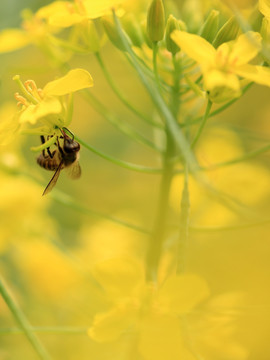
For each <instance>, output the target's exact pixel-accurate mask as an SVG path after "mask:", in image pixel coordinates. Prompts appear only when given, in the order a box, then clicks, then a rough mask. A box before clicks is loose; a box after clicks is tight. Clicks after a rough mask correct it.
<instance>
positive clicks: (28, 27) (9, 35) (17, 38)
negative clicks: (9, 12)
mask: <svg viewBox="0 0 270 360" xmlns="http://www.w3.org/2000/svg"><path fill="white" fill-rule="evenodd" d="M22 15H23V22H22V25H21V29H20V28H6V29H4V30H2V31H1V32H0V53H1V52H2V53H3V52H11V51H15V50H18V49H21V48H23V47H25V46H27V45H30V44H35V45H37V46H39V47H41V48H43V49H44V50H46V51H47V52H48V50H49V52H50V53H51V54H53V53H54V55H56V53H55V51H56V49H54V50H53V48H52V45H51V44H50V41H49V38H48V34H54V33H57V32H59V29H57V28H56V27H54V26H50V25H48V24H46V23H45V22H44V21H43V20H42V19H41V18H40V17H39V16H38V15H37V14H32V13H31V12H30V11H28V10H24V11H23V13H22ZM57 53H58V55H60V52H59V50H58V51H57Z"/></svg>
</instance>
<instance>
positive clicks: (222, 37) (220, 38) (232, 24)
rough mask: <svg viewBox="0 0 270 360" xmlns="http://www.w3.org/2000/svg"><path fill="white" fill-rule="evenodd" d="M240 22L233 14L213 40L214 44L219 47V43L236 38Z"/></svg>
mask: <svg viewBox="0 0 270 360" xmlns="http://www.w3.org/2000/svg"><path fill="white" fill-rule="evenodd" d="M239 29H240V27H239V24H238V22H237V20H236V18H235V16H232V17H231V18H230V19H229V20H228V21H227V22H226V23H225V24H224V25H223V26H222V28H221V29H220V30H219V32H218V33H217V36H216V37H215V39H214V41H213V45H214V47H215V48H217V47H218V46H219V45H221V44H223V43H225V42H228V41H231V40H234V39H235V38H236V36H237V34H238V32H239Z"/></svg>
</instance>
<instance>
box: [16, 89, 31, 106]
mask: <svg viewBox="0 0 270 360" xmlns="http://www.w3.org/2000/svg"><path fill="white" fill-rule="evenodd" d="M14 97H15V99H16V100H17V106H21V105H23V106H28V105H29V103H28V101H27V100H26V98H24V97H23V96H22V95H20V94H19V93H18V92H16V93H15V94H14Z"/></svg>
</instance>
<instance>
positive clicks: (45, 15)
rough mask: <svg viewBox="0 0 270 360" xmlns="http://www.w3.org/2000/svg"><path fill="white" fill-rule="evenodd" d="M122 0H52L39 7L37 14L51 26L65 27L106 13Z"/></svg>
mask: <svg viewBox="0 0 270 360" xmlns="http://www.w3.org/2000/svg"><path fill="white" fill-rule="evenodd" d="M122 2H124V0H99V1H92V0H74V1H73V2H68V1H54V2H52V3H51V4H49V5H47V6H44V7H42V8H40V9H39V10H38V12H37V16H38V17H40V18H42V19H46V20H47V22H48V24H49V25H51V26H55V27H59V28H65V27H69V26H73V25H76V24H79V23H81V22H83V21H84V20H89V19H96V18H98V17H101V16H103V15H106V14H108V13H109V12H110V10H111V9H112V8H114V7H116V6H118V5H119V4H121V3H122Z"/></svg>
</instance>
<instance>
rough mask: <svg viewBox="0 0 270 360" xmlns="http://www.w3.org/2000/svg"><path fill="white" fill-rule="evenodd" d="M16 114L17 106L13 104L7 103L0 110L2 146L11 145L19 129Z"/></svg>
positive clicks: (0, 143) (0, 142)
mask: <svg viewBox="0 0 270 360" xmlns="http://www.w3.org/2000/svg"><path fill="white" fill-rule="evenodd" d="M14 112H15V105H14V104H12V103H5V104H3V105H2V106H1V108H0V146H2V145H7V144H8V143H10V142H11V141H12V139H13V138H14V136H15V134H16V132H17V130H18V129H19V124H18V121H17V119H14Z"/></svg>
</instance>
